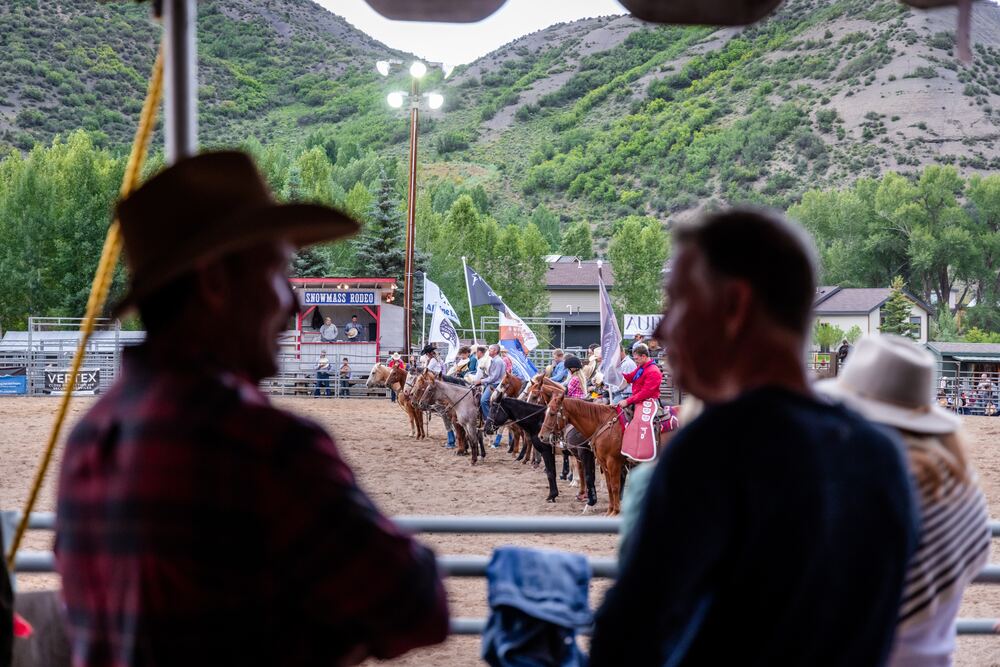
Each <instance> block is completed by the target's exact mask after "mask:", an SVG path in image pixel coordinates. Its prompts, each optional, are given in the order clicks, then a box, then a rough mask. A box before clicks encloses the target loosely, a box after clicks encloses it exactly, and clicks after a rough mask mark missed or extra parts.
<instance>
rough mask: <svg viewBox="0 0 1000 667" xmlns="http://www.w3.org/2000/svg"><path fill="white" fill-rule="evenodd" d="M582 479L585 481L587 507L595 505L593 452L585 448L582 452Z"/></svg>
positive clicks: (595, 485) (595, 486)
mask: <svg viewBox="0 0 1000 667" xmlns="http://www.w3.org/2000/svg"><path fill="white" fill-rule="evenodd" d="M582 454H583V477H584V479H585V480H586V481H587V506H588V507H593V506H594V505H596V504H597V479H596V478H597V473H596V470H595V468H596V466H595V464H594V452H593V451H592V450H591V449H590V448H587V449H585V450H583V452H582Z"/></svg>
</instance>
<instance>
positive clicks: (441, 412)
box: [409, 371, 469, 456]
mask: <svg viewBox="0 0 1000 667" xmlns="http://www.w3.org/2000/svg"><path fill="white" fill-rule="evenodd" d="M410 378H411V379H413V383H412V385H411V386H410V389H409V399H410V403H411V404H412V405H413V409H414V410H415V411H416V412H417V414H418V415H421V414H426V415H427V422H428V425H429V424H430V417H431V414H433V413H437V414H438V416H440V417H441V421H443V422H444V427H445V429H446V430H448V431H451V432H453V433H454V434H455V441H456V445H457V446H458V448H457V449H456V450H455V454H456V455H459V456H465V455H466V454H468V453H469V451H468V447H467V445H466V441H465V431H464V429H461V428H458V429H456V428H455V426H454V423H455V421H456V420H455V415H454V413H453V411H452V410H451V408H449V407H448V405H447V404H446V403H445V402H437V403H434V402H424V393H425V392H426V391H427V388H428V387H429V386H430V384H431V383H432V382H434V374H433V373H428V372H426V371H424V372H418V373H415V374H412V375H410Z"/></svg>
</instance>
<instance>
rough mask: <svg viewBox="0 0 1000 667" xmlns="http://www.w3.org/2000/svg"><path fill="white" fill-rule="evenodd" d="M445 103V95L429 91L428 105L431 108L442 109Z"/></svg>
mask: <svg viewBox="0 0 1000 667" xmlns="http://www.w3.org/2000/svg"><path fill="white" fill-rule="evenodd" d="M442 104H444V97H443V96H442V95H441V94H440V93H427V106H428V107H430V108H431V109H440V108H441V105H442Z"/></svg>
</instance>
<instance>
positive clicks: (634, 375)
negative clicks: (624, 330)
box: [617, 343, 663, 420]
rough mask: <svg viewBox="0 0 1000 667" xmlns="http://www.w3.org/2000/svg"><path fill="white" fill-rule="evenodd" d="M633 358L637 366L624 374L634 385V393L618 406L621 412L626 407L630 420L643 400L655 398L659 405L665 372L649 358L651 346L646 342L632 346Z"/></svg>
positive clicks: (627, 380) (626, 379)
mask: <svg viewBox="0 0 1000 667" xmlns="http://www.w3.org/2000/svg"><path fill="white" fill-rule="evenodd" d="M632 358H633V359H634V360H635V365H636V366H637V368H636V369H635V370H634V371H632V372H631V373H625V376H624V377H625V381H626V382H628V383H629V384H631V385H632V395H631V396H629V397H628V398H627V399H625V400H624V401H622V402H621V403H619V404H618V406H617V407H618V411H619V413H621V411H622V409H623V408H624V409H625V411H626V413H627V415H628V419H629V420H631V419H632V412H633V411H634V410H635V406H636V405H641V404H642V402H643V401H645V400H648V399H653V400H655V401H656V402H657V405H659V398H660V384H661V383H662V381H663V373H661V372H660V368H659V366H657V365H656V362H654V361H653V360H652V359H650V358H649V347H648V346H647V345H646V344H645V343H636V344H635V345H633V346H632Z"/></svg>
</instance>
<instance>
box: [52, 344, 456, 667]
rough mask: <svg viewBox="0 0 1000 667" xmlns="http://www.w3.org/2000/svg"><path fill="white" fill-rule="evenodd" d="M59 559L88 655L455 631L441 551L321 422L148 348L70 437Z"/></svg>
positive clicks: (346, 649)
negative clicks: (364, 480)
mask: <svg viewBox="0 0 1000 667" xmlns="http://www.w3.org/2000/svg"><path fill="white" fill-rule="evenodd" d="M56 557H57V564H58V569H59V573H60V574H61V575H62V584H63V594H64V596H65V601H66V613H67V628H68V632H69V638H70V643H71V646H72V650H73V662H74V665H76V666H77V667H82V666H84V665H86V666H88V667H90V666H95V667H96V666H108V667H124V666H126V665H128V666H133V665H135V666H138V665H142V666H163V665H195V664H203V665H208V664H212V665H240V666H241V667H245V666H248V665H268V666H272V665H300V664H338V662H339V661H340V660H342V659H344V658H345V657H346V656H349V655H353V656H355V657H357V656H358V655H359V654H360V655H361V656H364V655H371V656H374V657H377V658H382V659H385V658H391V657H394V656H397V655H400V654H401V653H404V652H406V651H408V650H409V649H412V648H415V647H417V646H423V645H428V644H433V643H437V642H440V641H443V640H444V638H445V636H446V634H447V621H448V612H447V605H446V599H445V594H444V589H443V587H442V584H441V580H440V578H439V576H438V573H437V567H436V564H435V560H434V555H433V554H432V553H431V551H430V550H428V549H426V548H424V547H423V546H421V545H419V544H417V543H416V542H415V541H414V540H413V539H411V538H410V537H409V536H407V535H405V534H403V533H402V532H400V530H399V529H397V528H396V527H395V525H394V524H393V523H392V522H391V521H389V520H388V519H387V518H385V517H384V516H382V515H381V514H380V513H379V512H378V510H377V509H376V508H375V507H374V505H373V504H372V502H371V501H370V500H369V499H368V497H367V496H366V495H365V494H364V493H363V492H362V491H361V490H360V489H359V488H358V486H357V485H356V483H355V480H354V477H353V475H352V473H351V470H350V469H349V468H348V466H347V465H346V464H345V463H344V461H343V460H342V459H341V457H340V455H339V453H338V451H337V448H336V446H335V445H334V443H333V441H332V440H331V438H330V437H329V436H328V435H327V434H326V433H324V431H323V430H322V429H321V428H320V427H319V426H317V425H316V424H313V423H312V422H310V421H308V420H305V419H302V418H299V417H296V416H293V415H291V414H289V413H287V412H284V411H282V410H278V409H276V408H274V407H272V406H271V405H270V403H269V401H268V400H267V398H265V397H264V396H263V395H262V394H261V393H260V392H259V391H258V389H257V387H255V386H253V385H252V384H251V383H249V382H248V381H246V380H245V379H242V378H239V377H237V376H235V375H232V374H228V373H223V372H211V371H207V370H203V369H198V368H188V369H184V368H179V367H177V364H176V363H174V364H172V365H168V364H157V363H154V362H153V361H152V359H151V358H150V356H149V353H148V352H147V351H146V350H144V349H142V348H139V349H135V350H131V351H129V353H127V356H126V367H125V374H124V377H123V379H122V380H121V381H119V382H118V383H117V384H116V385H115V386H114V387H113V388H112V389H111V390H110V392H109V393H108V394H107V395H106V396H105V397H104V398H102V399H101V400H100V401H99V402H98V403H97V405H95V406H94V408H93V409H92V410H90V412H88V413H87V415H86V416H85V417H84V418H83V419H82V420H81V422H80V423H79V424H78V425H77V426H76V428H75V429H74V430H73V433H72V434H71V436H70V438H69V440H68V442H67V445H66V451H65V455H64V458H63V466H62V473H61V478H60V482H59V503H58V518H57V534H56Z"/></svg>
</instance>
